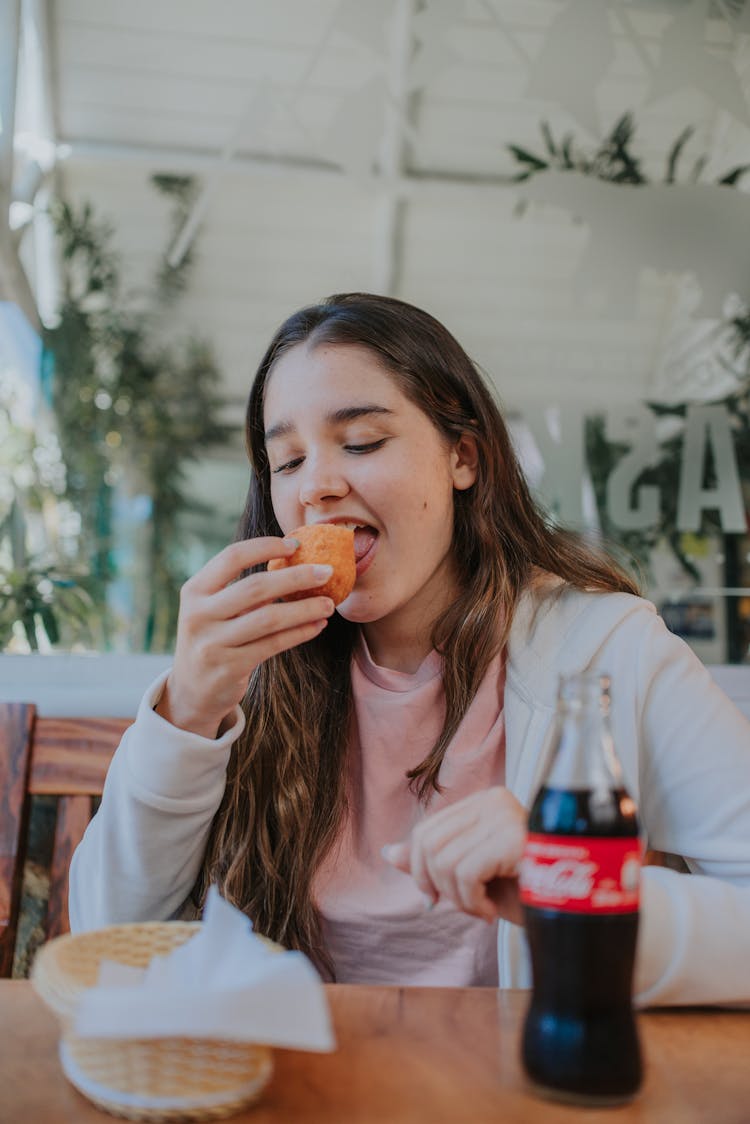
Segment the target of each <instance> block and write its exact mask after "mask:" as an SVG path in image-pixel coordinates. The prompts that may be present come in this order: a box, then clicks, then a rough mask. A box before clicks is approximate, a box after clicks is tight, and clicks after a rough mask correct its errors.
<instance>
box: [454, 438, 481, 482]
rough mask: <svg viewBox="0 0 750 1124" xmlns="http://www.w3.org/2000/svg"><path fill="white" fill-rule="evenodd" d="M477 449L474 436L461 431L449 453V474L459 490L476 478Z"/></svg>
mask: <svg viewBox="0 0 750 1124" xmlns="http://www.w3.org/2000/svg"><path fill="white" fill-rule="evenodd" d="M478 461H479V450H478V449H477V442H476V438H475V437H472V436H471V434H470V433H462V434H461V436H460V437H459V439H458V441H457V442H456V444H455V445H454V446H453V451H452V453H451V474H452V476H453V487H454V488H456V489H457V490H458V491H459V492H463V491H465V490H466V489H467V488H470V487H471V486H472V484H473V483H474V481H475V480H476V478H477V463H478Z"/></svg>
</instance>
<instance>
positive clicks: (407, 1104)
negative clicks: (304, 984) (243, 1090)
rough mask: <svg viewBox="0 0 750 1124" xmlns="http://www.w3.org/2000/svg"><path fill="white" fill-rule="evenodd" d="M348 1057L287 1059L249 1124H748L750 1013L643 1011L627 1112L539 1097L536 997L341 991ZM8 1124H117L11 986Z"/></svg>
mask: <svg viewBox="0 0 750 1124" xmlns="http://www.w3.org/2000/svg"><path fill="white" fill-rule="evenodd" d="M327 990H328V996H329V999H330V1006H331V1011H332V1014H333V1020H334V1024H335V1028H336V1035H337V1038H338V1042H339V1049H338V1051H337V1052H336V1053H335V1054H305V1053H301V1052H297V1051H283V1050H280V1051H277V1053H276V1066H275V1073H274V1077H273V1079H272V1082H271V1084H270V1085H269V1086H268V1088H267V1089H266V1091H265V1093H264V1095H263V1099H262V1101H261V1102H260V1103H259V1104H258V1105H257V1106H256V1107H255V1108H253V1109H249V1110H246V1111H245V1112H242V1113H239V1114H238V1115H236V1116H234V1117H232V1118H231V1119H232V1120H234V1121H236V1122H237V1124H243V1122H244V1124H280V1122H282V1121H283V1122H285V1124H286V1122H288V1124H376V1122H377V1124H449V1122H450V1124H516V1122H523V1124H527V1122H533V1124H537V1122H538V1124H553V1122H558V1121H559V1122H560V1124H566V1122H567V1124H577V1122H580V1121H581V1120H584V1121H585V1122H586V1124H603V1122H605V1121H606V1122H607V1124H631V1122H634V1121H638V1122H639V1124H651V1122H653V1124H748V1121H750V1012H748V1013H744V1012H736V1013H735V1012H726V1011H710V1010H703V1011H696V1010H690V1011H658V1012H649V1013H647V1014H645V1015H641V1016H640V1026H641V1034H642V1043H643V1049H644V1054H645V1058H646V1067H647V1068H646V1080H645V1083H644V1086H643V1090H642V1092H641V1093H640V1095H639V1097H638V1098H637V1099H636V1100H635V1101H634V1102H632V1103H631V1104H630V1105H628V1106H625V1107H618V1108H614V1109H606V1110H605V1109H596V1110H590V1109H588V1110H585V1111H584V1110H581V1109H576V1108H567V1107H564V1106H561V1105H556V1104H552V1103H550V1102H547V1101H542V1100H539V1099H538V1098H536V1097H534V1096H532V1095H531V1094H530V1093H529V1091H528V1090H527V1088H526V1086H525V1083H524V1078H523V1074H522V1071H521V1068H520V1065H519V1059H518V1043H519V1028H520V1024H521V1020H522V1018H523V1012H524V1010H525V1006H526V1001H527V998H526V995H525V994H524V993H523V992H500V991H495V990H493V989H490V988H476V989H452V988H395V987H394V988H385V987H352V986H348V985H339V986H334V987H329V988H328V989H327ZM0 1028H1V1031H0V1033H1V1034H2V1038H1V1039H0V1121H2V1124H102V1122H106V1121H107V1120H113V1119H114V1118H113V1117H109V1116H107V1115H106V1114H104V1113H102V1112H100V1111H99V1110H97V1109H96V1108H94V1106H93V1105H92V1104H90V1103H89V1102H88V1101H87V1100H85V1099H84V1098H83V1097H81V1096H80V1095H79V1094H78V1093H77V1092H76V1090H75V1089H74V1088H73V1087H72V1086H71V1085H69V1084H68V1082H67V1081H66V1079H65V1077H64V1076H63V1074H62V1071H61V1069H60V1066H59V1063H58V1059H57V1026H56V1023H55V1020H54V1018H53V1016H52V1015H51V1014H50V1013H49V1012H48V1011H47V1009H46V1008H45V1007H44V1005H43V1003H42V1001H41V1000H40V999H39V998H38V997H37V995H36V993H35V992H33V991H32V988H31V985H30V984H29V983H28V982H27V981H25V980H4V981H1V982H0Z"/></svg>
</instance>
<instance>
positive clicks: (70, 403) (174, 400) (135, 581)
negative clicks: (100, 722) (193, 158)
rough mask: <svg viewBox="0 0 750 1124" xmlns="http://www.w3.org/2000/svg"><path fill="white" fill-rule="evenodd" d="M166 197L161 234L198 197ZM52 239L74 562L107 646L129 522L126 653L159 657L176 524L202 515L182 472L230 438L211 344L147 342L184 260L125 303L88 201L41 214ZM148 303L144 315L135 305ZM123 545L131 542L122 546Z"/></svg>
mask: <svg viewBox="0 0 750 1124" xmlns="http://www.w3.org/2000/svg"><path fill="white" fill-rule="evenodd" d="M154 185H155V187H156V188H157V189H158V190H160V191H162V192H166V193H167V194H168V195H169V197H170V198H171V199H173V201H174V203H175V206H174V213H173V220H172V226H173V227H176V226H178V225H179V224H180V223H181V221H183V219H184V216H185V214H186V213H187V210H188V208H189V206H190V203H191V200H192V198H193V196H194V192H195V183H194V181H193V180H192V179H188V178H185V177H154ZM52 216H53V219H54V223H55V229H56V231H57V236H58V239H59V245H60V251H61V259H62V270H63V300H62V304H61V308H60V316H59V323H58V324H57V326H56V327H54V328H51V329H49V330H47V331H46V332H45V336H44V344H45V348H46V353H47V361H48V379H47V381H48V383H49V385H50V386H51V402H52V406H53V410H54V413H55V416H56V419H57V426H58V432H59V436H60V444H61V448H62V453H63V458H64V461H65V464H66V466H67V481H66V495H67V497H68V498H69V499H70V501H71V503H72V504H73V505H74V507H75V508H76V510H77V511H79V512H80V516H81V521H82V528H83V533H82V535H81V544H82V551H81V558H80V560H81V561H82V562H83V563H85V565H86V566H87V567H88V569H89V570H90V573H91V582H92V590H93V596H94V598H95V601H96V604H97V608H98V611H99V613H100V615H101V619H102V622H103V627H104V630H105V643H110V642H111V639H112V634H113V628H114V623H113V619H112V611H111V597H110V596H109V595H110V591H111V590H112V588H113V583H114V581H115V580H116V579H118V578H119V579H122V577H123V566H122V564H121V559H120V557H119V554H120V553H121V550H122V544H120V547H119V549H118V543H117V534H118V527H117V519H116V508H117V507H118V505H119V506H120V507H122V506H123V505H125V506H127V505H128V504H130V506H131V509H132V510H135V509H136V508H137V509H138V511H139V513H140V518H139V520H138V521H137V524H136V525H135V526H134V528H132V529H131V530H130V531H129V532H128V534H129V535H130V536H131V539H132V541H131V543H130V545H131V546H132V547H133V555H134V559H135V561H134V566H135V571H136V572H135V573H134V574H131V575H130V578H129V580H131V584H132V585H133V587H134V593H133V610H132V612H131V613H130V618H131V619H130V624H129V627H130V643H131V645H132V646H133V647H136V648H145V649H148V648H154V649H161V650H163V649H165V648H167V647H169V645H170V644H171V642H172V639H173V636H174V629H175V623H176V604H177V591H178V589H179V586H180V584H181V583H182V581H183V580H184V578H185V576H186V575H185V574H184V572H183V568H182V565H181V560H180V516H181V515H182V514H183V513H184V512H186V511H188V510H197V509H199V507H198V505H196V504H195V503H194V501H193V499H192V497H191V496H190V495H189V493H188V492H187V489H186V484H185V473H186V466H187V465H188V463H189V462H191V461H194V460H196V459H198V458H199V457H200V456H201V455H203V454H204V453H205V450H206V449H207V448H208V447H209V446H211V445H214V444H217V443H220V442H226V441H227V440H228V439H229V438H230V436H231V434H232V432H233V431H232V430H231V429H230V428H229V427H227V426H226V425H224V424H222V423H221V421H220V420H219V411H220V409H221V407H222V398H221V394H220V373H219V370H218V367H217V364H216V361H215V359H214V356H213V353H212V350H211V348H210V345H209V344H208V343H207V342H206V341H203V340H200V339H197V338H188V339H185V340H183V341H181V342H178V343H173V344H169V345H165V344H162V343H158V342H157V336H158V329H159V324H160V317H162V316H164V315H165V313H166V312H167V311H168V310H169V309H171V308H172V307H173V306H174V304H175V302H176V301H177V300H179V297H180V295H181V294H182V293H183V292H184V291H185V287H186V285H187V281H188V274H189V269H190V266H191V263H192V258H191V256H190V255H186V257H185V258H184V259H183V261H182V264H181V265H180V267H179V268H178V269H176V270H173V269H170V267H169V266H168V265H167V263H166V259H165V257H164V256H162V257H161V258H160V260H159V262H158V264H157V268H156V280H155V284H154V287H153V290H152V292H150V293H149V294H146V295H145V300H144V294H133V293H127V292H126V291H125V290H124V288H123V284H122V278H121V262H120V259H119V257H118V255H117V253H116V252H115V250H114V249H113V246H112V241H113V229H112V227H111V226H110V225H109V224H107V223H104V222H102V221H101V220H99V219H98V218H97V217H96V215H95V213H94V210H93V208H92V206H91V205H90V204H84V205H83V206H81V207H79V208H77V209H76V208H74V207H73V206H71V205H70V204H68V203H66V202H64V201H60V202H58V203H56V204H55V205H54V206H53V208H52ZM144 305H145V307H144ZM133 536H135V537H134V538H133Z"/></svg>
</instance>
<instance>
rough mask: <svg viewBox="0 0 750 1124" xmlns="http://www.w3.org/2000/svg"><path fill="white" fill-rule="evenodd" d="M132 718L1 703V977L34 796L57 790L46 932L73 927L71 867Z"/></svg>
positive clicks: (11, 943)
mask: <svg viewBox="0 0 750 1124" xmlns="http://www.w3.org/2000/svg"><path fill="white" fill-rule="evenodd" d="M131 724H132V719H131V718H91V717H86V718H40V717H37V716H36V715H35V710H34V707H33V706H30V705H29V706H27V705H24V704H19V703H4V704H0V978H2V977H5V976H9V975H10V973H11V969H12V966H13V952H14V948H15V943H16V936H17V929H18V912H19V906H20V896H21V883H22V879H23V864H24V860H25V855H26V849H27V834H28V813H29V799H28V797H29V796H57V797H58V798H59V799H58V805H57V821H56V828H55V836H54V842H53V853H52V865H51V869H50V891H49V902H48V909H47V920H46V925H45V935H46V936H47V937H52V936H58V935H59V934H60V933H65V932H67V931H68V929H69V927H70V925H69V920H68V868H69V866H70V860H71V858H72V856H73V851H74V850H75V848H76V846H77V845H78V842H79V841H80V839H81V837H82V835H83V833H84V831H85V830H86V825H87V824H88V822H89V820H90V819H91V815H92V812H93V799H92V798H93V797H95V796H101V793H102V789H103V787H104V780H105V777H106V775H107V769H108V768H109V763H110V761H111V760H112V755H113V754H114V751H115V749H116V748H117V746H118V745H119V742H120V739H121V737H122V735H123V733H124V732H125V730H126V729H127V728H128V726H130V725H131Z"/></svg>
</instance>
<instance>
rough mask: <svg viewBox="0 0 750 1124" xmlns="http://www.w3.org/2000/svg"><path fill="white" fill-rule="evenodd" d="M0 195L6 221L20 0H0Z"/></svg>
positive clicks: (10, 180) (11, 170)
mask: <svg viewBox="0 0 750 1124" xmlns="http://www.w3.org/2000/svg"><path fill="white" fill-rule="evenodd" d="M0 28H2V35H0V198H1V199H2V203H3V214H2V222H3V225H4V226H5V225H6V224H7V222H8V210H7V206H6V204H7V203H9V202H10V192H11V185H12V183H13V135H14V127H13V126H14V122H15V119H16V79H17V77H18V52H19V47H20V42H21V0H0Z"/></svg>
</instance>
